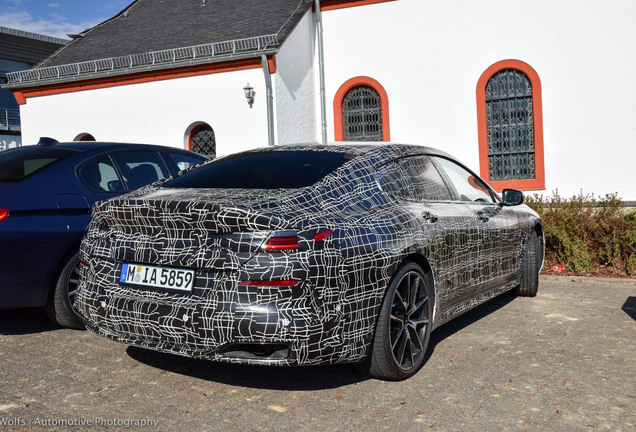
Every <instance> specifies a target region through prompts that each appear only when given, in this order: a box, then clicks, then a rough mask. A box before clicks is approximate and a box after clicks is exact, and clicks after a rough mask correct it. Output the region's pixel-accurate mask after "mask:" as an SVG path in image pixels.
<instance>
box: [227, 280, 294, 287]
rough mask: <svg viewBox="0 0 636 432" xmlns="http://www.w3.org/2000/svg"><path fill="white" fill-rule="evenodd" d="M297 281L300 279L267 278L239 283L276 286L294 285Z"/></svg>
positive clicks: (243, 284)
mask: <svg viewBox="0 0 636 432" xmlns="http://www.w3.org/2000/svg"><path fill="white" fill-rule="evenodd" d="M299 282H300V281H297V280H268V281H259V280H250V281H243V282H240V283H239V285H242V286H262V287H277V286H295V285H298V283H299Z"/></svg>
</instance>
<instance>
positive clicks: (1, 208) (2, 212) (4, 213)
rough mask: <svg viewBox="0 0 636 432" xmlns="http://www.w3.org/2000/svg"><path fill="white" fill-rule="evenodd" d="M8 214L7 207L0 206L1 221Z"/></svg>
mask: <svg viewBox="0 0 636 432" xmlns="http://www.w3.org/2000/svg"><path fill="white" fill-rule="evenodd" d="M7 216H9V209H6V208H3V207H0V221H3V220H5V219H6V218H7Z"/></svg>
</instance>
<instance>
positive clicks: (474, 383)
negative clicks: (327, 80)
mask: <svg viewBox="0 0 636 432" xmlns="http://www.w3.org/2000/svg"><path fill="white" fill-rule="evenodd" d="M635 342H636V280H629V279H628V280H619V279H597V278H578V277H574V278H572V277H558V276H542V277H541V280H540V288H539V295H538V296H537V297H535V298H515V297H514V296H513V295H512V294H506V295H503V296H501V297H499V298H497V299H494V300H493V301H491V302H489V303H487V304H485V305H482V306H481V307H479V308H477V309H475V310H473V311H471V312H469V313H467V314H465V315H464V316H462V317H460V318H457V319H456V320H455V321H453V322H451V323H449V324H447V325H445V326H443V327H440V328H439V329H437V330H436V331H435V332H434V333H433V335H432V338H431V345H430V347H429V358H428V361H427V364H426V365H425V366H424V368H423V369H422V370H421V371H420V372H419V373H418V374H417V375H416V376H414V377H413V378H411V379H409V380H407V381H404V382H382V381H375V380H369V379H367V378H365V376H363V375H362V374H360V373H359V372H358V371H357V370H356V368H355V367H353V366H349V365H344V366H324V367H323V366H321V367H307V368H265V367H244V366H237V365H225V364H217V363H212V362H205V361H199V360H192V359H188V358H184V357H178V356H173V355H167V354H161V353H157V352H153V351H146V350H142V349H137V348H132V347H127V346H125V345H122V344H118V343H115V342H112V341H109V340H106V339H103V338H100V337H98V336H95V335H93V334H91V333H89V332H86V331H73V330H67V329H60V328H57V327H55V326H54V325H53V324H50V323H49V321H48V320H47V318H46V317H45V316H44V314H43V313H42V312H40V311H39V310H15V311H0V430H11V431H12V430H17V431H38V430H45V431H69V430H71V431H75V430H76V431H86V430H149V431H150V430H155V431H176V430H190V431H208V430H209V431H216V430H224V431H244V430H263V431H270V430H272V431H273V430H276V431H290V430H294V431H314V430H338V431H360V430H368V431H375V430H401V431H410V430H413V431H426V430H433V431H508V430H512V431H515V430H531V431H537V430H550V431H603V430H610V431H636V343H635ZM143 422H147V423H148V424H143ZM155 422H156V423H155Z"/></svg>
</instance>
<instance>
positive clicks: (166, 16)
mask: <svg viewBox="0 0 636 432" xmlns="http://www.w3.org/2000/svg"><path fill="white" fill-rule="evenodd" d="M312 4H313V0H135V1H134V2H132V3H131V4H130V5H129V6H128V7H127V8H126V9H124V10H123V11H121V12H120V13H119V14H117V15H116V16H115V17H113V18H111V19H109V20H107V21H105V22H103V23H101V24H99V25H97V26H95V27H93V28H91V29H89V30H86V31H84V32H83V33H82V34H81V35H79V37H76V38H75V39H74V40H73V41H71V42H70V43H68V44H67V45H65V46H64V47H63V48H62V49H60V50H59V51H57V52H56V53H54V54H53V55H52V56H50V57H49V58H47V59H46V60H44V61H43V62H42V63H40V64H39V65H38V66H37V68H36V69H35V70H32V71H28V72H27V71H22V72H21V73H15V74H11V75H8V78H9V87H23V86H29V85H41V84H45V83H51V82H60V81H67V80H69V79H73V80H77V79H82V77H81V76H79V75H85V74H86V75H88V74H90V73H91V72H90V71H91V70H92V69H94V70H95V72H98V71H101V70H102V69H100V68H102V67H103V68H104V69H103V70H105V69H106V68H109V67H110V68H111V71H110V72H108V73H109V74H110V75H114V74H122V73H132V72H135V70H134V68H132V67H131V68H130V69H129V70H127V71H126V70H123V68H122V67H121V66H120V65H119V63H122V62H123V64H124V65H125V64H126V63H127V62H128V59H127V58H124V57H125V56H134V55H145V54H146V53H155V52H158V51H164V50H172V49H178V48H185V47H193V46H199V45H205V44H217V45H215V46H214V47H212V48H213V49H212V52H213V54H212V55H210V54H209V52H210V47H206V48H205V49H204V50H202V52H203V55H207V56H208V59H206V60H205V61H207V62H212V61H221V60H227V59H228V58H227V57H229V58H230V59H232V58H234V57H232V56H231V55H226V56H225V57H226V58H223V56H221V55H219V54H218V52H217V51H216V50H217V46H218V47H222V46H221V45H222V44H220V43H222V42H227V41H236V40H242V39H246V38H257V37H258V38H259V39H258V41H257V45H258V48H256V47H255V46H256V45H254V44H251V43H250V44H247V48H243V49H242V50H241V55H242V56H243V57H245V56H249V55H250V52H252V53H253V55H252V56H256V55H260V53H263V52H264V50H265V49H268V50H270V53H271V51H275V50H276V49H277V48H278V47H280V45H281V44H282V43H283V42H284V41H285V39H286V38H287V37H288V36H289V34H290V33H291V32H292V31H293V29H294V28H295V27H296V25H297V24H298V22H299V21H300V20H301V18H302V17H303V16H304V15H305V13H306V12H307V11H308V10H309V8H310V7H311V5H312ZM263 41H266V44H265V46H263ZM190 51H192V50H190ZM190 51H188V52H190ZM194 56H195V57H197V61H203V60H202V59H201V56H200V55H194ZM212 57H214V58H212ZM104 59H109V63H108V64H106V66H104V64H105V63H106V62H102V60H104ZM111 59H115V61H114V62H112V61H110V60H111ZM144 59H145V57H144ZM144 59H142V60H143V61H144V62H145V60H144ZM186 60H187V61H188V62H190V64H193V63H192V59H191V58H187V59H186V58H183V59H182V61H181V63H179V62H178V61H175V62H173V64H174V67H178V66H180V65H183V64H184V61H186ZM162 61H163V63H164V64H163V66H162V67H164V68H165V67H167V66H169V65H167V64H165V63H166V61H165V59H164V60H162ZM85 62H91V64H88V65H80V67H78V68H70V67H66V65H76V64H82V63H85ZM95 62H98V63H99V64H97V63H95ZM151 62H152V64H155V57H154V56H153V57H152V60H151ZM93 63H95V64H93ZM112 64H115V66H114V67H111V66H108V65H112ZM67 69H68V70H67ZM116 69H118V70H116ZM38 70H39V71H40V72H38ZM77 70H80V71H81V72H80V73H79V75H78V74H77ZM72 71H75V72H72ZM101 73H106V72H101ZM72 74H75V75H76V76H75V77H74V78H71V77H70V76H71V75H72ZM87 77H88V76H84V78H87Z"/></svg>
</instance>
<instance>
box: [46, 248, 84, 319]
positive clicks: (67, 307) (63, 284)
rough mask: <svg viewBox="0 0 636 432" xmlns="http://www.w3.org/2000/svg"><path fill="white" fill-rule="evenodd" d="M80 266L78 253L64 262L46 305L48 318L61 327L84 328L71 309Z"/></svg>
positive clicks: (75, 293) (72, 308) (74, 311)
mask: <svg viewBox="0 0 636 432" xmlns="http://www.w3.org/2000/svg"><path fill="white" fill-rule="evenodd" d="M80 265H81V264H80V260H79V254H78V253H76V254H74V255H72V256H71V257H70V258H69V259H68V260H67V261H66V262H65V265H64V267H63V268H62V270H61V271H60V272H59V274H58V277H57V279H56V283H55V286H54V291H53V292H52V293H51V296H50V298H49V302H48V304H47V305H46V311H47V313H48V314H49V316H50V317H51V318H52V319H53V321H55V322H56V323H58V324H59V325H61V326H63V327H69V328H74V329H83V328H84V324H83V322H82V320H81V319H80V317H79V315H78V314H77V312H76V310H75V308H74V307H73V303H74V301H75V297H76V295H77V288H78V286H79V274H80Z"/></svg>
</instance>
